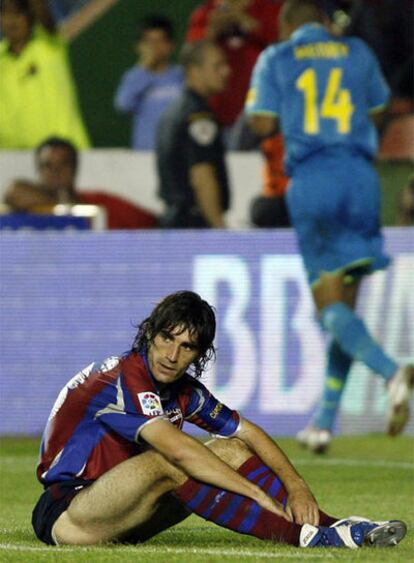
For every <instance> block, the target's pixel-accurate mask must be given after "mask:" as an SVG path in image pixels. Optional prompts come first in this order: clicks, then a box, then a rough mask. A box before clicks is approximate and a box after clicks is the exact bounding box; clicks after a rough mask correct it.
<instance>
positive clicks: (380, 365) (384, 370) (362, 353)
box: [320, 302, 398, 381]
mask: <svg viewBox="0 0 414 563" xmlns="http://www.w3.org/2000/svg"><path fill="white" fill-rule="evenodd" d="M320 320H321V324H322V326H323V327H324V329H325V330H327V331H328V332H329V333H330V334H331V335H332V336H333V337H334V338H335V340H336V341H337V342H338V344H339V346H340V347H341V348H342V350H343V352H345V353H346V354H348V355H349V356H351V358H352V359H353V360H360V361H361V362H363V363H364V364H365V365H366V366H368V367H369V368H370V369H372V370H373V371H374V372H375V373H377V374H379V375H381V376H382V377H383V378H384V379H385V380H387V381H388V380H389V379H391V378H392V377H393V375H394V374H395V372H396V371H397V369H398V365H397V364H396V363H395V362H394V361H393V360H392V359H391V358H390V357H389V356H387V355H386V354H385V352H384V351H383V350H382V348H381V347H380V346H379V345H378V344H377V343H376V342H375V340H374V339H373V338H372V337H371V336H370V334H369V333H368V331H367V329H366V326H365V324H364V323H363V321H362V320H361V319H360V318H359V317H358V316H357V315H356V314H355V313H354V312H353V311H352V309H350V308H349V307H348V306H347V305H345V303H341V302H337V303H332V304H331V305H327V306H326V307H324V308H323V309H322V311H321V314H320Z"/></svg>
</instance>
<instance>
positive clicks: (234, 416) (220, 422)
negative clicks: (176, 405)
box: [184, 381, 240, 438]
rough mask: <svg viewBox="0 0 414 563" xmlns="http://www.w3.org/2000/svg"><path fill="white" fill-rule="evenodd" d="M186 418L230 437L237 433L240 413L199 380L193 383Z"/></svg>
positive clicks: (211, 430)
mask: <svg viewBox="0 0 414 563" xmlns="http://www.w3.org/2000/svg"><path fill="white" fill-rule="evenodd" d="M184 418H185V420H187V421H188V422H191V423H193V424H195V425H196V426H198V427H199V428H203V429H204V430H206V431H207V432H210V433H211V434H216V435H218V436H221V437H224V438H230V437H232V436H234V435H235V434H236V433H237V430H238V428H239V424H240V415H239V413H238V412H237V411H235V410H232V409H230V408H229V407H227V406H226V405H224V404H223V403H221V402H220V401H219V400H218V399H216V397H214V395H212V393H210V391H208V389H207V388H206V387H205V386H204V385H203V384H202V383H200V382H199V381H197V382H194V383H193V385H192V389H191V393H190V396H189V401H188V405H187V409H186V412H185V415H184Z"/></svg>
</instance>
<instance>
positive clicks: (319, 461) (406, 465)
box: [291, 457, 414, 469]
mask: <svg viewBox="0 0 414 563" xmlns="http://www.w3.org/2000/svg"><path fill="white" fill-rule="evenodd" d="M291 461H292V463H293V464H294V465H346V466H347V467H377V468H380V467H384V468H387V469H414V463H412V462H410V461H386V460H383V461H380V460H370V459H345V458H344V459H343V458H329V457H318V458H314V459H300V458H298V459H295V458H293V459H292V460H291Z"/></svg>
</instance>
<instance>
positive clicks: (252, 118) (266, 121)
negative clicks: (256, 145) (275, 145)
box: [247, 113, 279, 139]
mask: <svg viewBox="0 0 414 563" xmlns="http://www.w3.org/2000/svg"><path fill="white" fill-rule="evenodd" d="M247 122H248V124H249V127H250V128H251V130H252V131H253V133H255V134H256V135H257V136H258V137H260V138H261V139H264V138H266V137H272V136H273V135H275V134H276V133H278V132H279V120H278V119H277V117H275V116H274V115H259V114H254V113H253V114H250V115H248V117H247Z"/></svg>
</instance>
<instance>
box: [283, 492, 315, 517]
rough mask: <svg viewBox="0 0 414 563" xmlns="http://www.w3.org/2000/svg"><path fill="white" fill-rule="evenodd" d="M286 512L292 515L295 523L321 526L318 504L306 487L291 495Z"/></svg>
mask: <svg viewBox="0 0 414 563" xmlns="http://www.w3.org/2000/svg"><path fill="white" fill-rule="evenodd" d="M286 512H287V514H289V515H291V517H292V519H293V522H295V523H296V524H312V526H318V525H319V507H318V503H317V502H316V500H315V497H314V496H313V495H312V493H311V492H310V490H309V489H307V488H306V487H303V488H302V487H301V488H300V489H296V490H294V491H291V492H290V493H289V496H288V504H287V506H286Z"/></svg>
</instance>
